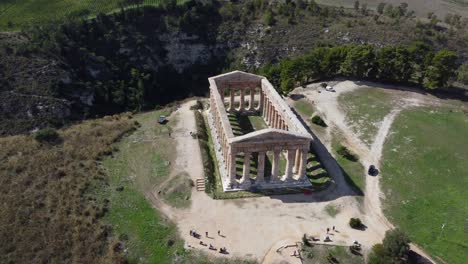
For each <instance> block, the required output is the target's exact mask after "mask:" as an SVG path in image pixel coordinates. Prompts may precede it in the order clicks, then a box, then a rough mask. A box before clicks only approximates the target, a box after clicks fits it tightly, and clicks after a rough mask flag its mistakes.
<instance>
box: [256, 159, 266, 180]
mask: <svg viewBox="0 0 468 264" xmlns="http://www.w3.org/2000/svg"><path fill="white" fill-rule="evenodd" d="M264 181H265V152H259V153H258V165H257V179H256V180H255V183H262V182H264Z"/></svg>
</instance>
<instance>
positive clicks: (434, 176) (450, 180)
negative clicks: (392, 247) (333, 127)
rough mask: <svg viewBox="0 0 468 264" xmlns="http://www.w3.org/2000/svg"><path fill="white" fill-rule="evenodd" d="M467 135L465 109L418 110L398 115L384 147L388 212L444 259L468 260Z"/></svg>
mask: <svg viewBox="0 0 468 264" xmlns="http://www.w3.org/2000/svg"><path fill="white" fill-rule="evenodd" d="M467 135H468V116H467V115H466V114H464V113H463V112H460V111H454V112H451V111H450V110H449V109H446V108H419V109H416V110H411V111H405V112H402V113H401V115H400V116H399V117H397V119H396V120H395V123H394V125H393V127H392V133H391V134H390V136H389V137H388V138H387V142H386V143H385V149H384V159H383V166H382V184H383V188H384V190H385V194H386V199H385V200H384V205H385V213H386V215H387V216H388V217H389V219H390V220H391V221H392V222H393V223H395V224H396V225H397V226H400V227H401V228H402V229H404V230H405V231H406V232H407V233H408V234H409V236H410V237H411V239H412V240H413V241H415V242H416V243H417V244H418V245H421V246H422V247H423V248H424V249H425V250H427V251H428V252H429V253H430V254H431V255H433V256H438V257H440V258H442V259H443V260H444V261H445V262H446V263H460V264H461V263H466V260H467V259H468V240H467V238H468V237H467V226H468V222H467V217H468V202H467V199H468V189H467V188H468V137H467ZM443 225H445V228H444V229H442V226H443Z"/></svg>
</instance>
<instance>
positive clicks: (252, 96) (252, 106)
mask: <svg viewBox="0 0 468 264" xmlns="http://www.w3.org/2000/svg"><path fill="white" fill-rule="evenodd" d="M254 100H255V88H250V103H249V104H250V105H249V109H250V110H252V111H253V110H255V107H254Z"/></svg>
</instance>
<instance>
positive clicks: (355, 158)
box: [336, 145, 359, 161]
mask: <svg viewBox="0 0 468 264" xmlns="http://www.w3.org/2000/svg"><path fill="white" fill-rule="evenodd" d="M336 153H338V154H339V155H341V156H343V157H344V158H345V159H347V160H350V161H358V160H359V157H358V156H357V155H356V154H354V153H352V152H351V150H349V149H348V148H347V147H345V146H343V145H340V146H339V147H338V149H337V150H336Z"/></svg>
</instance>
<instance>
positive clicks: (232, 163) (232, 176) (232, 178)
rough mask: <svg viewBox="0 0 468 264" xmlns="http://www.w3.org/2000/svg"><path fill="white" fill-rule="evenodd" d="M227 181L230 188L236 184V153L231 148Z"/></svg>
mask: <svg viewBox="0 0 468 264" xmlns="http://www.w3.org/2000/svg"><path fill="white" fill-rule="evenodd" d="M229 183H230V184H231V188H235V184H236V153H235V152H233V151H232V150H231V153H230V154H229Z"/></svg>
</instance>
